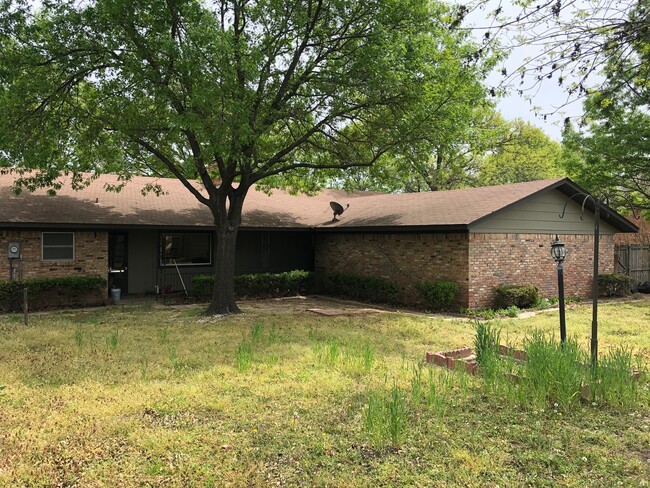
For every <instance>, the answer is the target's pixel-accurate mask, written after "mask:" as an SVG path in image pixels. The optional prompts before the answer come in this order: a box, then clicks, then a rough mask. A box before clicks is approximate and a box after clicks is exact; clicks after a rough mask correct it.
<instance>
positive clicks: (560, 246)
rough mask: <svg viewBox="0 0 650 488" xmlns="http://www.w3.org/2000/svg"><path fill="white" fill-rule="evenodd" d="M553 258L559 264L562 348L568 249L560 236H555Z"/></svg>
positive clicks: (552, 247) (558, 287)
mask: <svg viewBox="0 0 650 488" xmlns="http://www.w3.org/2000/svg"><path fill="white" fill-rule="evenodd" d="M551 256H553V259H555V262H556V263H557V293H558V301H559V304H560V342H561V343H562V347H564V343H565V342H566V318H565V315H564V266H563V263H564V258H565V257H566V249H564V243H563V242H562V241H560V238H559V236H558V235H556V236H555V240H554V241H553V242H552V243H551Z"/></svg>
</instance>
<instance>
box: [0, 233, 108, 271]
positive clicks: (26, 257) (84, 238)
mask: <svg viewBox="0 0 650 488" xmlns="http://www.w3.org/2000/svg"><path fill="white" fill-rule="evenodd" d="M74 234H75V236H74V237H75V253H74V254H75V259H74V261H60V262H52V261H48V262H43V261H42V259H41V258H42V257H41V231H38V230H5V231H3V230H0V280H7V279H9V259H8V258H7V250H8V245H9V243H10V242H19V243H20V252H21V254H22V256H23V262H22V277H23V278H24V279H29V278H46V277H59V276H76V275H88V276H91V275H95V276H101V277H103V278H106V277H107V276H108V233H107V232H94V231H83V232H75V233H74ZM17 261H18V260H15V261H14V267H17V266H18V265H19V263H18V262H17Z"/></svg>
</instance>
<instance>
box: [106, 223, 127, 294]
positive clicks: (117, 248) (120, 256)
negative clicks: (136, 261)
mask: <svg viewBox="0 0 650 488" xmlns="http://www.w3.org/2000/svg"><path fill="white" fill-rule="evenodd" d="M127 250H128V249H127V234H126V232H111V233H110V234H109V235H108V287H109V288H120V289H121V290H122V294H125V293H127V291H128V283H129V279H128V266H127V255H128V252H127Z"/></svg>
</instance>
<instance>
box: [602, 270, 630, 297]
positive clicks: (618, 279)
mask: <svg viewBox="0 0 650 488" xmlns="http://www.w3.org/2000/svg"><path fill="white" fill-rule="evenodd" d="M630 293H632V278H630V277H629V276H627V275H623V274H600V275H598V295H600V296H601V297H623V296H626V295H629V294H630Z"/></svg>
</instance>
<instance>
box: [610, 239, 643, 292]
mask: <svg viewBox="0 0 650 488" xmlns="http://www.w3.org/2000/svg"><path fill="white" fill-rule="evenodd" d="M616 272H617V273H620V274H626V275H628V276H629V277H630V278H632V282H633V283H634V284H639V283H641V282H642V281H650V245H638V244H625V245H621V246H616Z"/></svg>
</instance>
